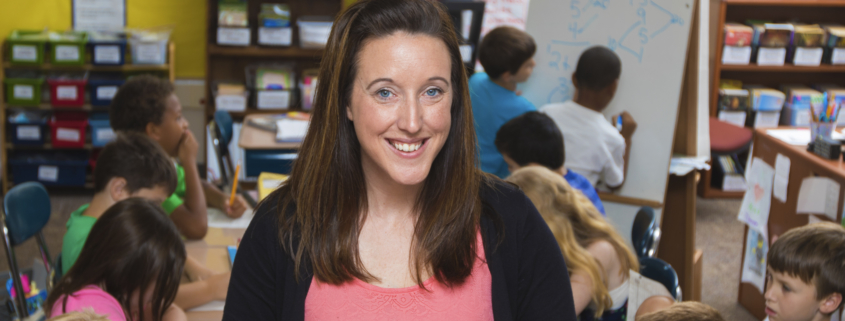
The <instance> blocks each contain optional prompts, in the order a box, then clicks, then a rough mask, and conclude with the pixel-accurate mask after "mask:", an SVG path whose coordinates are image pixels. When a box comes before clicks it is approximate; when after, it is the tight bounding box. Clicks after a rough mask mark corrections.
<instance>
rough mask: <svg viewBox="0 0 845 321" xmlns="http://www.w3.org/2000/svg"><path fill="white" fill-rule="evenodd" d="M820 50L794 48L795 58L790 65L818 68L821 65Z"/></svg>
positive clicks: (821, 51) (822, 51)
mask: <svg viewBox="0 0 845 321" xmlns="http://www.w3.org/2000/svg"><path fill="white" fill-rule="evenodd" d="M822 53H824V50H822V48H803V47H798V48H795V58H793V59H792V63H794V64H795V65H797V66H818V65H821V64H822Z"/></svg>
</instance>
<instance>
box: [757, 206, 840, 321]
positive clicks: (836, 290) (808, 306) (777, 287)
mask: <svg viewBox="0 0 845 321" xmlns="http://www.w3.org/2000/svg"><path fill="white" fill-rule="evenodd" d="M768 272H769V273H768V275H767V284H766V294H765V299H766V314H767V315H768V319H769V320H771V321H811V320H812V321H829V320H830V315H831V314H832V313H833V312H835V311H836V310H838V309H839V308H841V307H842V296H843V295H845V230H843V229H842V227H841V226H839V225H837V224H834V223H830V222H824V223H815V224H810V225H806V226H802V227H798V228H794V229H792V230H789V231H788V232H786V233H784V234H783V235H781V236H780V237H779V238H778V239H777V241H775V243H774V244H772V248H771V249H770V250H769V255H768Z"/></svg>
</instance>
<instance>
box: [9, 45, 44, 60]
mask: <svg viewBox="0 0 845 321" xmlns="http://www.w3.org/2000/svg"><path fill="white" fill-rule="evenodd" d="M12 60H19V61H36V60H38V47H36V46H32V45H14V46H12Z"/></svg>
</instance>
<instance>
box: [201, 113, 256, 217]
mask: <svg viewBox="0 0 845 321" xmlns="http://www.w3.org/2000/svg"><path fill="white" fill-rule="evenodd" d="M209 127H211V129H212V130H210V131H209V132H211V133H212V135H213V137H212V139H211V142H212V145H213V146H212V148H214V153H215V154H216V155H217V164H218V166H220V168H219V170H220V183H221V184H222V186H221V187H222V188H225V187H227V186H232V182H233V181H234V180H236V179H238V178H237V177H233V176H234V175H235V167H234V165H233V164H232V163H233V161H232V154H231V153H230V151H229V143H230V142H231V141H232V136H233V132H234V126H233V121H232V116H231V115H229V112H228V111H225V110H218V111H216V112H215V113H214V120H213V121H212V123H210V124H209ZM224 158H225V160H224ZM238 190H239V191H238V192H239V193H240V194H241V195H242V196H243V197H244V199H245V200H246V202H247V203H249V205H250V206H252V207H253V208H254V207H255V205H256V204H258V202H257V201H256V200H255V199H253V198H252V196H250V195H249V193H247V192H246V191H244V190H241V188H240V186H238Z"/></svg>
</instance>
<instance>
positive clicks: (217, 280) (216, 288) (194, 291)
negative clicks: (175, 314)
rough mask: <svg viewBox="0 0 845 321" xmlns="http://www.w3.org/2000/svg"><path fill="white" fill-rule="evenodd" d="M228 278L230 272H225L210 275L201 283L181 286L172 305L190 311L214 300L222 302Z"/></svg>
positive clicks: (227, 287)
mask: <svg viewBox="0 0 845 321" xmlns="http://www.w3.org/2000/svg"><path fill="white" fill-rule="evenodd" d="M230 276H231V272H226V273H221V274H215V275H212V276H211V277H209V278H207V279H205V280H202V281H197V282H191V283H185V284H181V285H179V291H178V292H176V300H174V301H173V303H174V304H176V305H178V306H179V307H182V308H184V309H185V310H190V309H193V308H195V307H198V306H200V305H203V304H206V303H208V302H211V301H214V300H219V301H224V300H226V292H227V291H228V289H229V278H230Z"/></svg>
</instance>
